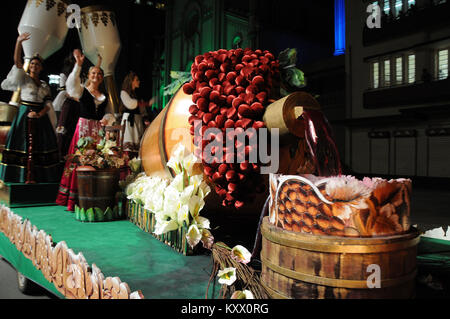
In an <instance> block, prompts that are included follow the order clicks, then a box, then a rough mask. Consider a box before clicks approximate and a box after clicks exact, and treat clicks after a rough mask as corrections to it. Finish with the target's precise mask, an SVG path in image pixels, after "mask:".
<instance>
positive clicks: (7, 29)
mask: <svg viewBox="0 0 450 319" xmlns="http://www.w3.org/2000/svg"><path fill="white" fill-rule="evenodd" d="M211 1H213V0H211ZM72 2H73V3H76V4H78V5H79V6H80V7H81V8H83V7H85V6H89V5H99V4H100V5H106V6H108V7H109V8H111V9H112V10H113V11H114V12H115V14H116V18H117V24H118V29H119V35H120V40H121V45H122V48H121V52H120V56H119V59H118V61H117V64H116V74H115V75H116V85H117V88H118V89H119V90H120V87H121V84H122V80H123V78H124V77H125V75H126V74H127V73H128V71H130V70H133V71H135V72H137V73H138V75H139V77H140V79H141V89H140V92H139V93H140V95H141V96H142V97H143V98H146V99H147V98H150V97H151V91H152V90H151V89H152V85H153V84H152V72H154V71H153V70H154V69H157V66H155V65H154V63H155V62H154V61H158V59H157V58H156V59H155V56H156V57H159V54H160V53H161V52H160V49H161V48H163V47H164V34H165V13H166V12H165V10H164V9H160V8H156V3H164V1H163V0H160V1H150V2H151V3H152V5H148V4H147V2H148V1H144V0H141V1H140V4H137V3H136V1H135V0H109V1H107V0H75V1H72ZM25 4H26V0H18V1H14V2H6V1H2V2H1V4H0V30H1V34H2V50H1V53H0V56H1V61H2V62H1V63H0V79H4V78H5V77H6V75H7V74H8V72H9V70H10V69H11V66H12V64H13V52H14V45H15V41H16V39H17V36H18V32H17V27H18V24H19V21H20V18H21V16H22V12H23V9H24V8H25ZM174 5H176V0H175V1H174ZM225 6H226V7H227V8H230V9H231V10H234V11H236V12H237V13H238V14H241V15H244V16H245V15H248V14H249V2H248V1H240V0H239V1H238V0H226V1H225ZM256 14H257V17H256V18H257V20H258V25H259V31H260V34H259V39H260V48H263V49H268V50H270V51H272V52H274V53H275V54H278V53H279V52H280V51H282V50H284V49H285V48H287V47H291V48H292V47H296V48H299V54H298V63H299V65H300V67H301V66H303V65H306V64H308V63H312V62H314V61H317V60H320V59H321V58H326V57H331V56H332V55H333V49H334V1H333V0H319V1H290V0H289V1H288V0H283V1H278V0H261V1H256ZM75 48H81V44H80V41H79V38H78V34H77V31H76V29H69V31H68V34H67V37H66V40H65V43H64V46H63V47H62V48H61V49H60V50H59V51H57V52H56V53H54V54H53V55H52V56H50V57H49V58H48V59H47V60H46V61H45V63H44V68H45V69H44V71H43V73H42V74H41V79H43V80H45V81H48V77H47V76H48V75H49V74H59V73H60V72H61V71H62V69H63V62H64V58H65V57H66V56H68V55H69V54H71V52H72V51H73V49H75ZM158 48H159V49H158ZM160 63H162V61H160ZM85 64H87V65H89V64H90V62H87V63H85ZM11 95H12V92H9V91H3V90H0V101H4V102H8V101H9V100H10V98H11Z"/></svg>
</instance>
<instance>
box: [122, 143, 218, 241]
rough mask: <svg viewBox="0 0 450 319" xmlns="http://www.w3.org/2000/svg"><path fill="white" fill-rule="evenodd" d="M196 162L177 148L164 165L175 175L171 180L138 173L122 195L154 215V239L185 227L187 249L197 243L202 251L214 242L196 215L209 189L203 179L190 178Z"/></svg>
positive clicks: (207, 222) (199, 177)
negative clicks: (202, 246)
mask: <svg viewBox="0 0 450 319" xmlns="http://www.w3.org/2000/svg"><path fill="white" fill-rule="evenodd" d="M196 162H197V158H196V157H195V156H194V155H193V154H188V153H187V151H186V149H185V148H184V146H183V145H181V144H179V145H178V146H177V147H176V148H175V150H174V152H173V154H172V156H171V157H170V160H169V162H168V163H167V166H169V167H170V168H172V170H173V171H174V173H175V174H176V175H175V177H174V178H173V179H172V180H169V179H164V178H160V177H157V176H146V175H145V173H140V174H138V175H137V176H136V179H135V180H134V182H132V183H131V184H129V185H128V186H127V187H126V190H125V193H126V195H127V198H128V199H130V200H133V201H135V202H136V203H139V204H141V205H142V206H143V207H144V208H145V209H147V210H149V211H151V212H152V213H153V214H155V218H156V226H155V231H154V234H155V235H162V234H165V233H168V232H170V231H173V230H176V229H180V228H181V227H184V226H186V227H187V229H188V230H187V234H186V239H187V241H188V243H189V245H190V246H191V247H194V246H196V245H197V244H198V243H199V242H200V241H201V242H202V243H203V245H204V246H205V247H206V248H210V247H211V245H212V243H213V242H214V238H213V236H212V234H211V232H210V230H209V229H210V222H209V220H208V219H207V218H204V217H202V216H200V211H201V210H202V209H203V207H204V205H205V201H204V199H205V197H206V196H207V195H208V194H209V193H210V191H211V189H210V187H209V186H208V185H207V184H206V182H205V181H204V180H203V175H201V174H200V175H194V174H193V167H194V164H195V163H196Z"/></svg>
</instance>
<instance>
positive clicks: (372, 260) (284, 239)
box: [261, 217, 420, 299]
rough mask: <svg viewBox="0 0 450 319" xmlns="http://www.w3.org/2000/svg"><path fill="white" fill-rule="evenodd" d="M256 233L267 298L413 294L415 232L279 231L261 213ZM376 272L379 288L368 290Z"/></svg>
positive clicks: (351, 297) (404, 297) (409, 295)
mask: <svg viewBox="0 0 450 319" xmlns="http://www.w3.org/2000/svg"><path fill="white" fill-rule="evenodd" d="M261 232H262V251H261V261H262V273H261V282H262V284H263V285H264V286H265V287H266V288H267V290H268V291H269V293H270V295H271V296H272V298H275V299H359V298H361V299H394V298H401V299H407V298H412V297H414V291H415V276H416V273H417V270H416V255H417V244H418V242H419V238H420V237H419V233H418V232H417V230H412V231H410V232H409V233H407V234H403V235H396V236H388V237H372V238H348V237H334V236H317V235H311V234H303V233H294V232H291V231H287V230H283V229H281V228H279V227H276V226H274V225H272V224H270V223H269V220H268V218H267V217H265V218H264V220H263V224H262V227H261ZM371 265H378V266H379V267H380V268H379V272H378V271H377V270H376V269H375V268H371V267H373V266H371ZM369 266H371V267H369ZM375 267H376V266H375ZM377 274H379V279H380V280H379V281H378V282H379V283H380V288H369V285H372V284H374V283H376V281H374V278H376V277H377ZM368 281H369V282H370V284H368ZM372 287H373V286H372Z"/></svg>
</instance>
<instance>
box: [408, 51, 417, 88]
mask: <svg viewBox="0 0 450 319" xmlns="http://www.w3.org/2000/svg"><path fill="white" fill-rule="evenodd" d="M414 82H416V55H415V54H410V55H408V83H414Z"/></svg>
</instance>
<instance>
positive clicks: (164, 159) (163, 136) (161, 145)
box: [158, 101, 175, 177]
mask: <svg viewBox="0 0 450 319" xmlns="http://www.w3.org/2000/svg"><path fill="white" fill-rule="evenodd" d="M169 107H170V101H169V104H168V107H165V108H164V110H163V111H162V112H163V115H162V119H161V124H160V126H159V140H158V148H159V153H160V154H161V164H162V166H163V167H164V170H165V171H166V172H167V173H168V174H169V176H172V177H175V176H174V175H173V174H172V171H171V170H170V169H169V167H168V166H167V162H168V161H169V158H168V156H167V152H166V147H165V145H164V141H165V139H166V134H165V130H164V128H165V127H166V120H167V112H169Z"/></svg>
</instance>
